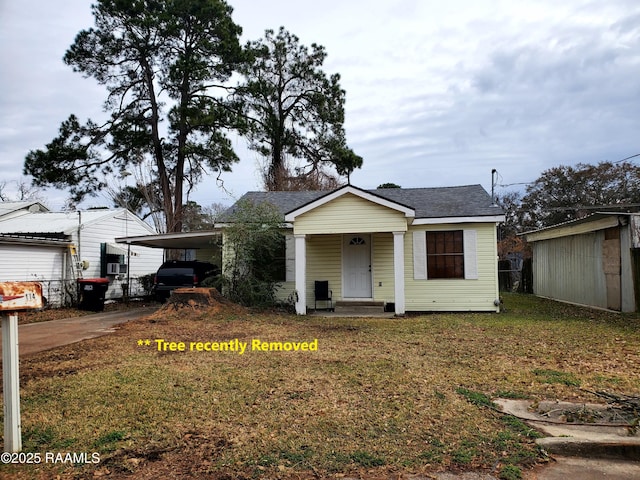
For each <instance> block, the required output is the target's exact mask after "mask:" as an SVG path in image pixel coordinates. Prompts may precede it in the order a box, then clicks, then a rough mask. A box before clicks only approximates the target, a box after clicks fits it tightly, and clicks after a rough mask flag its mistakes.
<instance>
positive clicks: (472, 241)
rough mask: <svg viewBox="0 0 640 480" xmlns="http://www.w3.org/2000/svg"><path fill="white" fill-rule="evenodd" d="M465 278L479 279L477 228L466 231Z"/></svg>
mask: <svg viewBox="0 0 640 480" xmlns="http://www.w3.org/2000/svg"><path fill="white" fill-rule="evenodd" d="M463 241H464V278H465V279H467V280H477V279H478V232H477V230H465V231H464V240H463Z"/></svg>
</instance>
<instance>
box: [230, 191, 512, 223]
mask: <svg viewBox="0 0 640 480" xmlns="http://www.w3.org/2000/svg"><path fill="white" fill-rule="evenodd" d="M348 187H350V188H351V189H353V190H349V191H350V192H353V191H356V190H357V191H361V192H364V193H366V194H367V195H373V196H375V197H378V198H380V199H383V200H386V201H388V202H393V203H394V204H395V205H397V206H398V207H404V208H408V209H412V210H414V211H415V218H416V220H417V219H441V218H452V217H499V216H503V215H504V212H503V211H502V209H501V208H500V207H497V206H495V205H492V201H491V196H490V195H489V194H488V193H487V192H486V191H485V190H484V188H482V186H481V185H464V186H458V187H434V188H385V189H376V190H362V189H359V188H357V187H353V186H348ZM345 188H347V187H341V188H339V189H337V190H333V191H300V192H248V193H246V194H245V195H243V196H242V198H241V199H240V200H239V201H243V200H249V201H251V202H253V203H264V202H268V203H271V204H272V205H274V206H275V207H276V208H277V209H278V211H279V212H280V213H281V214H282V216H283V217H285V215H286V214H288V213H291V212H294V211H296V210H299V209H301V208H303V207H305V206H307V205H312V204H314V202H318V201H319V200H321V199H322V198H323V197H328V196H330V195H332V194H334V193H336V192H340V191H341V190H344V189H345ZM236 205H237V203H236V204H234V205H233V206H231V207H230V208H229V209H228V210H227V211H226V212H225V213H224V214H223V218H228V216H230V215H232V214H233V213H234V211H235V208H236Z"/></svg>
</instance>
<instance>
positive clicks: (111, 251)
mask: <svg viewBox="0 0 640 480" xmlns="http://www.w3.org/2000/svg"><path fill="white" fill-rule="evenodd" d="M107 255H124V256H125V257H126V256H127V255H130V256H132V257H135V256H137V255H138V254H137V253H136V252H133V251H132V252H129V251H127V249H126V248H122V247H120V246H118V245H116V244H114V243H107Z"/></svg>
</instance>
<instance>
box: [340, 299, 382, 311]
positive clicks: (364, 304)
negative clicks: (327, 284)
mask: <svg viewBox="0 0 640 480" xmlns="http://www.w3.org/2000/svg"><path fill="white" fill-rule="evenodd" d="M335 307H336V309H335V311H336V313H382V312H384V302H372V301H366V300H359V301H353V302H349V301H344V300H341V301H338V302H336V305H335Z"/></svg>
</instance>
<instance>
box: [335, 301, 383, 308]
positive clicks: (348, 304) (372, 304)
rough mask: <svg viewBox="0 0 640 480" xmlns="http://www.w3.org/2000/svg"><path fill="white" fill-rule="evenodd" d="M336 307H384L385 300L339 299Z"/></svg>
mask: <svg viewBox="0 0 640 480" xmlns="http://www.w3.org/2000/svg"><path fill="white" fill-rule="evenodd" d="M336 307H384V302H374V301H372V300H353V301H351V300H338V301H337V302H336Z"/></svg>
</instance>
